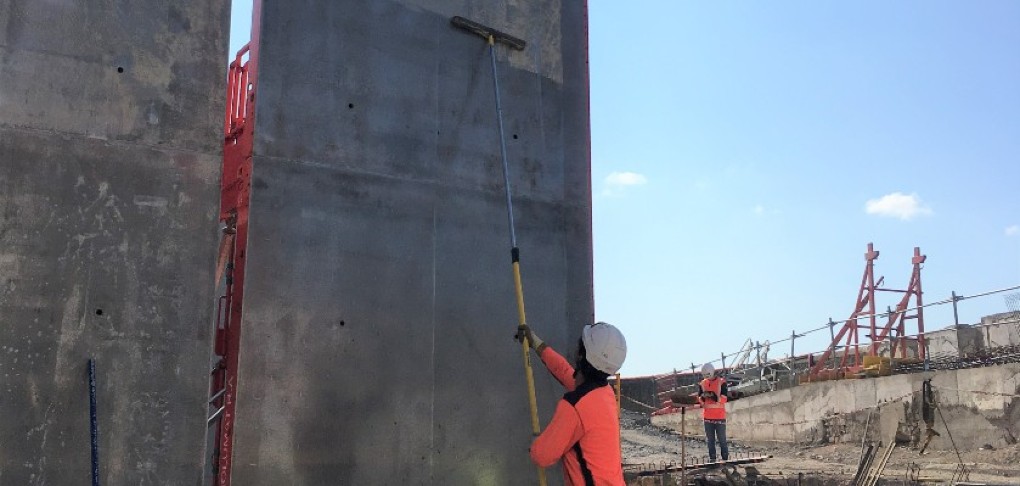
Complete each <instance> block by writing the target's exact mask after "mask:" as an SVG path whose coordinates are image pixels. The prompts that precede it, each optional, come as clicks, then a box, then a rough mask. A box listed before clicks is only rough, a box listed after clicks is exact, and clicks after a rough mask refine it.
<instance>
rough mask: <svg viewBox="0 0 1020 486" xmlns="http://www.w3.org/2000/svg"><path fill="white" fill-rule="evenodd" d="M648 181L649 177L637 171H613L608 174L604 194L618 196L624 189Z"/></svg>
mask: <svg viewBox="0 0 1020 486" xmlns="http://www.w3.org/2000/svg"><path fill="white" fill-rule="evenodd" d="M647 183H648V178H647V177H645V176H644V175H642V174H638V173H637V172H613V173H612V174H609V175H608V176H606V179H605V189H603V191H602V194H603V195H606V196H618V195H621V194H623V192H624V190H626V188H628V187H632V186H640V185H644V184H647Z"/></svg>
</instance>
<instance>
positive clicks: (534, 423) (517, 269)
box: [513, 261, 546, 486]
mask: <svg viewBox="0 0 1020 486" xmlns="http://www.w3.org/2000/svg"><path fill="white" fill-rule="evenodd" d="M513 269H514V291H516V292H517V319H518V324H520V326H522V327H523V326H526V325H527V322H528V321H527V318H526V317H525V314H524V286H523V285H522V284H521V264H520V262H517V261H515V262H513ZM530 347H531V343H529V342H528V338H527V337H525V338H524V339H522V340H521V352H522V353H523V356H524V379H525V380H526V381H527V382H528V407H529V408H530V409H531V433H532V434H534V435H535V436H536V437H537V436H538V434H539V433H541V432H542V426H541V425H540V424H539V423H538V401H537V400H536V399H535V376H534V375H533V374H532V372H531V352H530V350H529V349H528V348H530ZM538 484H539V485H541V486H546V480H545V469H543V468H542V467H540V466H539V467H538Z"/></svg>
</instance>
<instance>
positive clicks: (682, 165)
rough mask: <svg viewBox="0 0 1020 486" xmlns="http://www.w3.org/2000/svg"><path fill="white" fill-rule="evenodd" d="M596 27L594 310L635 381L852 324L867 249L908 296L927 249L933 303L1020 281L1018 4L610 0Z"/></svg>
mask: <svg viewBox="0 0 1020 486" xmlns="http://www.w3.org/2000/svg"><path fill="white" fill-rule="evenodd" d="M638 5H639V6H638ZM590 22H591V25H590V60H591V96H592V101H591V106H592V179H593V185H594V190H595V200H594V226H595V229H594V239H595V296H596V301H595V304H596V315H597V316H598V317H599V318H600V319H603V320H606V321H609V322H614V323H618V324H619V325H620V326H621V327H622V328H623V329H624V330H625V332H626V335H627V337H628V344H629V345H630V356H629V358H628V362H627V364H626V365H625V366H624V369H623V372H624V374H625V375H635V374H648V373H661V372H665V371H668V370H670V369H672V368H673V367H678V368H680V367H684V366H689V364H690V363H691V362H694V363H699V364H700V363H701V362H703V361H706V360H709V359H716V358H718V356H719V353H720V352H721V351H725V352H727V353H729V352H732V351H735V350H737V349H739V347H740V346H741V344H742V343H743V341H744V340H745V339H748V338H752V339H755V340H760V341H764V340H776V339H781V338H783V337H785V336H788V335H789V334H790V332H791V331H792V330H794V329H796V330H798V331H800V330H805V329H810V328H816V327H819V326H821V325H824V323H825V322H826V321H827V319H828V318H829V317H832V318H834V319H837V320H839V319H845V318H846V317H848V315H849V313H850V312H851V311H852V310H853V306H854V305H855V303H856V300H855V299H856V297H857V289H858V286H859V284H860V279H861V275H862V273H863V271H864V258H863V253H864V252H865V250H866V245H867V243H868V242H874V243H875V245H876V249H878V250H880V251H881V256H880V257H879V259H878V261H877V266H876V274H877V275H885V276H886V282H887V284H888V285H889V286H892V287H904V286H905V285H906V284H907V281H908V279H909V277H910V271H911V266H910V257H911V255H912V252H913V247H914V246H920V247H921V250H922V252H923V253H925V254H927V255H928V262H927V264H926V265H925V268H924V270H923V272H922V273H923V285H924V290H925V297H926V300H927V301H935V300H941V299H943V298H945V297H948V296H949V294H950V292H951V291H953V290H956V291H957V292H959V293H963V294H974V293H978V292H981V291H985V290H991V289H995V288H1002V287H1009V286H1013V285H1016V284H1018V283H1020V235H1018V234H1017V232H1020V229H1018V228H1017V226H1016V225H1018V224H1020V197H1018V196H1017V188H1018V186H1020V163H1018V160H1017V158H1018V154H1020V89H1018V86H1020V51H1018V50H1017V46H1020V3H1017V2H992V1H989V2H928V1H925V2H920V1H901V2H842V3H839V2H807V1H801V2H740V3H737V2H677V1H659V2H652V1H642V2H637V3H634V2H610V1H604V0H603V1H599V0H595V1H592V2H590ZM628 183H629V184H628ZM869 201H874V203H873V204H872V205H871V213H870V214H869V212H868V210H867V208H868V202H869ZM898 299H899V296H898V295H893V294H884V295H880V296H879V298H878V300H877V301H878V304H879V306H880V308H884V307H885V306H886V305H895V301H896V300H898ZM1005 310H1006V305H1005V303H1004V301H1003V298H1002V296H991V297H986V298H983V299H975V300H971V301H966V302H962V303H961V304H960V317H961V321H962V322H976V321H977V320H979V319H980V316H982V315H984V314H987V313H993V312H1002V311H1005ZM925 317H926V325H927V327H928V328H940V327H944V326H945V325H947V324H951V323H952V310H951V307H950V306H941V307H938V308H930V309H927V310H926V313H925ZM827 341H828V332H827V331H825V332H820V333H816V334H814V335H812V336H810V337H808V338H805V339H802V340H798V347H799V349H800V350H805V349H807V347H800V346H801V344H804V345H806V346H809V347H811V348H815V349H820V348H822V347H824V345H826V344H827ZM786 353H789V343H783V344H781V345H777V347H776V348H774V349H773V353H772V356H781V355H783V354H786Z"/></svg>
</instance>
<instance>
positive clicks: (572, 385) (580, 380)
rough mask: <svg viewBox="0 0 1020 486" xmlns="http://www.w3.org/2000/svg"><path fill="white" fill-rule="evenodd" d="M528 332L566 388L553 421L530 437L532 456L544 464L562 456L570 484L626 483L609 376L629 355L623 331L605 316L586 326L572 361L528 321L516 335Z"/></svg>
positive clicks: (603, 485)
mask: <svg viewBox="0 0 1020 486" xmlns="http://www.w3.org/2000/svg"><path fill="white" fill-rule="evenodd" d="M525 336H526V337H527V339H528V343H529V344H530V345H531V347H532V349H534V350H535V352H536V353H538V356H539V357H540V358H541V359H542V363H545V367H546V368H547V369H548V370H549V373H551V374H552V375H553V377H554V378H556V380H557V381H559V382H560V384H562V385H563V387H564V388H566V389H567V393H566V394H565V395H563V399H562V400H560V401H559V403H557V404H556V412H555V413H554V414H553V418H552V421H551V422H549V425H548V426H547V427H546V428H545V430H544V431H542V433H541V434H540V435H539V436H538V438H536V439H535V441H534V442H532V444H531V460H532V461H534V462H535V464H537V465H539V466H541V467H549V466H552V465H553V464H556V462H557V461H562V463H563V476H564V482H565V484H567V485H571V486H587V485H598V486H624V484H625V483H624V481H623V461H622V460H621V458H620V415H619V410H618V409H617V406H616V395H615V394H614V393H613V389H612V387H610V386H609V376H610V375H614V374H616V372H617V371H619V370H620V367H621V366H623V360H624V359H625V358H626V357H627V341H626V340H624V338H623V334H622V333H620V331H619V330H618V329H617V328H616V327H614V326H612V325H610V324H606V323H604V322H598V323H595V325H588V326H584V329H583V330H582V331H581V338H580V339H578V341H577V347H578V349H577V359H576V361H575V363H574V366H570V363H568V362H567V360H566V359H565V358H563V356H561V355H560V354H559V353H557V352H556V351H553V349H552V348H550V347H549V346H548V345H546V344H545V343H544V342H542V340H541V339H539V338H538V336H535V334H534V333H533V332H531V329H530V328H529V327H527V326H524V327H523V328H521V329H520V332H518V335H517V339H518V340H520V339H524V337H525Z"/></svg>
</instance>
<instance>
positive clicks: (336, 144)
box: [233, 0, 593, 484]
mask: <svg viewBox="0 0 1020 486" xmlns="http://www.w3.org/2000/svg"><path fill="white" fill-rule="evenodd" d="M453 15H462V16H465V17H469V18H472V19H473V20H476V21H479V22H482V23H485V24H489V25H493V26H497V27H498V28H499V29H501V30H504V31H507V32H510V33H513V34H514V35H516V36H518V37H521V38H523V39H525V40H526V41H527V42H528V43H529V46H528V48H527V49H526V50H525V51H524V52H512V53H507V52H506V51H505V49H502V48H501V49H500V50H499V53H498V60H499V75H500V83H501V88H502V89H501V94H502V97H503V102H504V117H505V123H506V127H507V133H506V136H507V142H508V145H509V146H508V152H509V158H510V167H511V175H512V178H511V180H512V185H513V187H514V211H515V216H516V218H517V234H518V240H519V247H520V248H521V255H522V273H523V279H524V291H525V299H526V302H527V310H528V317H529V322H530V323H531V324H532V326H533V328H534V329H535V331H536V333H538V334H539V335H540V336H542V337H543V339H545V340H546V341H547V342H549V343H550V344H551V345H552V346H553V347H554V348H556V349H558V350H560V351H565V353H564V354H566V355H568V358H569V355H570V354H571V353H572V352H573V350H574V348H575V347H576V342H577V338H578V336H579V334H580V329H581V327H582V326H583V325H584V324H586V323H590V322H591V320H592V318H593V315H592V314H593V303H592V261H591V188H590V163H589V135H588V105H587V100H588V98H587V92H588V78H587V64H586V62H587V56H586V41H587V39H586V28H587V22H586V10H585V7H584V5H583V4H582V3H577V2H566V1H563V2H561V1H552V0H542V1H539V0H533V1H510V2H509V5H507V4H502V3H501V4H499V5H490V4H478V3H477V2H475V3H471V4H470V5H469V2H452V1H443V2H412V1H359V2H345V3H337V2H329V1H324V0H318V1H311V0H309V1H301V2H296V3H295V2H278V1H266V2H264V3H263V6H262V18H261V21H260V24H259V25H260V32H261V33H260V36H261V42H260V49H259V54H258V55H259V58H258V63H259V84H258V86H257V88H256V90H257V95H256V117H255V131H254V133H255V158H254V163H253V181H252V207H251V226H250V236H249V243H248V254H247V265H248V267H247V277H246V283H245V304H244V313H245V317H244V323H243V329H244V330H243V331H242V345H241V362H240V372H239V387H238V401H237V418H236V423H235V430H236V441H235V450H234V462H233V464H234V476H233V478H234V482H235V484H283V483H287V484H526V483H529V482H533V481H534V478H535V469H534V467H533V466H532V465H531V463H530V460H529V459H528V454H527V450H528V446H529V444H530V441H531V429H530V427H531V426H530V420H529V417H528V406H527V398H526V388H525V383H524V372H523V364H522V358H521V350H520V346H519V345H518V344H517V343H516V342H515V341H514V340H513V339H512V336H513V334H514V330H515V328H516V320H517V316H516V307H515V303H514V293H513V282H512V277H511V273H510V252H509V250H510V244H509V234H508V230H507V226H506V207H505V198H504V195H503V192H502V191H503V184H502V172H501V166H500V162H499V145H498V136H497V131H496V130H497V126H496V118H495V116H496V113H495V107H494V100H493V93H492V77H491V72H490V64H489V57H488V51H487V46H486V44H485V42H484V41H483V40H482V39H481V38H478V37H475V36H472V35H469V34H466V33H463V32H461V31H458V30H455V29H453V28H452V27H451V26H450V24H449V19H450V17H451V16H453ZM533 365H534V368H535V369H534V371H535V378H536V382H537V394H538V403H539V410H540V416H541V418H542V423H543V424H545V423H547V422H548V420H549V418H550V416H551V414H552V411H553V408H554V406H555V403H556V401H557V400H558V399H559V397H560V396H561V395H562V394H563V390H562V388H560V387H559V385H558V384H557V383H555V382H554V381H553V380H552V379H551V378H550V377H549V376H548V374H547V373H546V372H545V369H544V367H543V366H542V364H541V363H540V362H539V361H538V360H537V359H533ZM548 474H549V477H550V480H551V483H552V484H558V483H559V482H560V479H559V472H558V471H557V470H555V469H551V470H549V471H548Z"/></svg>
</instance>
